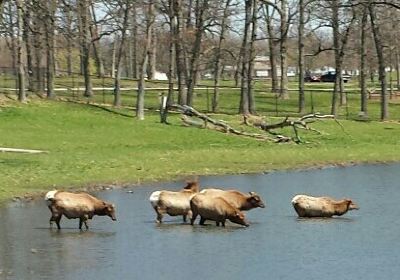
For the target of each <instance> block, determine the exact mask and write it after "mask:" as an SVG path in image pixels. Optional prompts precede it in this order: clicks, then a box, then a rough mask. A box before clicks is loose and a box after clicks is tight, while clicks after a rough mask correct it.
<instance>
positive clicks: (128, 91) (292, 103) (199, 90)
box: [0, 68, 396, 118]
mask: <svg viewBox="0 0 400 280" xmlns="http://www.w3.org/2000/svg"><path fill="white" fill-rule="evenodd" d="M36 72H39V73H45V71H44V69H43V71H42V70H41V71H36ZM27 80H28V81H29V82H28V83H27V84H28V89H29V87H30V86H31V85H30V84H33V85H36V87H38V85H41V91H40V92H41V93H42V94H45V83H44V81H45V77H43V76H42V77H41V78H40V81H38V80H37V77H28V78H27ZM91 80H92V90H93V96H91V97H85V96H84V92H85V83H84V79H83V76H82V75H80V73H67V72H64V71H57V77H56V79H55V83H54V88H55V89H54V91H55V95H56V96H57V97H58V98H61V99H65V100H72V101H78V102H79V101H82V102H90V103H95V104H102V105H105V106H112V104H113V103H114V81H113V79H112V78H111V77H98V76H91ZM17 85H18V83H17V76H16V74H15V71H14V69H13V68H0V93H3V94H11V95H13V94H17ZM292 86H296V85H295V84H292ZM316 86H319V88H317V87H316ZM322 86H323V87H322ZM332 88H333V84H320V83H318V84H312V85H309V86H308V88H306V90H305V104H306V108H305V113H316V112H318V113H321V114H329V113H330V111H331V102H332V100H331V97H332V92H333V89H332ZM218 91H219V95H218V96H219V98H218V99H219V102H218V104H219V106H218V113H221V114H237V113H238V112H239V109H238V108H239V104H240V88H239V87H236V86H234V83H233V81H222V85H221V86H219V87H218ZM174 92H175V94H174V97H175V99H176V98H177V88H175V89H174ZM288 92H289V96H290V98H289V99H282V98H280V97H279V95H278V94H277V93H273V92H272V91H271V88H270V87H269V81H265V80H257V81H255V82H254V101H255V106H256V111H257V113H258V114H260V115H267V116H297V115H298V104H299V101H298V100H299V91H298V90H297V89H289V90H288ZM167 93H168V81H154V80H151V81H146V91H145V109H147V110H151V111H155V110H158V109H159V108H160V100H161V96H163V95H164V96H165V95H167ZM28 94H31V93H30V92H29V91H28ZM345 96H346V99H347V103H346V104H345V105H343V106H340V108H339V116H340V117H344V118H357V117H358V115H359V111H360V109H359V108H360V102H361V101H360V99H361V96H360V89H358V88H356V87H354V86H353V87H351V86H347V87H346V88H345ZM213 97H214V86H213V85H212V81H207V80H206V81H202V82H201V83H200V84H199V85H198V86H197V87H196V88H195V91H194V99H193V107H195V108H196V109H197V110H199V111H202V112H205V113H210V112H211V111H212V100H213ZM376 97H379V93H377V94H371V95H370V99H369V103H371V104H372V105H373V106H377V103H379V98H376ZM136 98H137V80H136V79H128V78H123V79H121V107H123V108H127V109H130V110H134V109H135V108H134V107H135V105H136ZM394 103H396V102H394ZM376 111H377V110H376ZM373 114H376V116H374V115H372V117H376V118H379V114H378V112H376V113H375V110H374V113H373Z"/></svg>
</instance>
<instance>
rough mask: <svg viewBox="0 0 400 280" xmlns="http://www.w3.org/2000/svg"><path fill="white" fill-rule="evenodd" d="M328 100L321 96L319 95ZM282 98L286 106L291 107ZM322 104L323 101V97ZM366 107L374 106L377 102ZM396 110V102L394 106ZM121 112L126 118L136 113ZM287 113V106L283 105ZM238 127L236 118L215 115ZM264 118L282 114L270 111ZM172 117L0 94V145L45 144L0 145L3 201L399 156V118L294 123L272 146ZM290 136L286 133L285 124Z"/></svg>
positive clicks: (0, 184) (292, 110)
mask: <svg viewBox="0 0 400 280" xmlns="http://www.w3.org/2000/svg"><path fill="white" fill-rule="evenodd" d="M326 98H328V97H326ZM288 102H290V103H293V105H292V106H293V108H292V107H290V106H289V105H285V108H286V109H285V111H286V112H295V111H294V109H295V103H296V102H295V100H294V99H293V100H292V101H288ZM324 102H328V101H327V100H325V101H324ZM373 106H374V107H372V109H371V110H372V112H377V111H378V104H375V105H373ZM391 106H392V107H393V108H392V109H391V110H392V112H391V113H392V117H393V116H396V117H397V116H398V115H399V112H397V111H398V110H397V107H396V106H398V105H397V104H392V105H391ZM124 113H126V114H128V115H132V116H133V111H131V110H129V109H125V110H124ZM282 114H284V113H282ZM215 118H218V119H224V120H226V121H228V122H229V123H230V124H232V125H235V126H236V127H237V128H243V127H241V125H240V122H241V117H240V116H237V115H234V114H232V115H218V116H215ZM269 120H270V121H271V122H273V121H278V120H281V117H280V118H275V117H274V115H273V114H271V115H270V119H269ZM169 121H170V122H171V124H170V125H163V124H160V123H159V116H158V114H156V113H151V112H150V111H149V112H147V113H146V119H145V120H144V121H138V120H136V119H135V118H133V117H126V116H123V115H121V114H115V113H112V112H108V111H105V110H102V109H99V108H96V107H93V106H88V105H85V104H74V103H70V102H58V101H45V100H33V101H31V102H29V103H27V104H20V103H17V102H14V101H9V100H8V101H4V100H3V101H1V102H0V147H13V148H26V149H41V150H46V151H48V153H45V154H35V155H32V154H16V153H0V170H1V175H2V176H0V201H5V200H6V199H9V198H11V197H13V196H16V195H23V194H26V193H29V194H33V193H37V192H40V191H46V190H49V189H53V188H82V187H85V186H88V185H101V184H111V183H112V184H124V183H132V184H139V183H141V182H144V181H146V182H150V181H158V180H170V179H174V178H178V177H185V176H190V175H206V174H226V173H250V172H262V171H270V170H275V169H287V168H304V167H312V166H321V165H326V164H346V163H354V162H375V161H398V160H400V149H398V146H399V144H400V125H399V123H398V122H397V121H391V122H384V123H382V122H376V121H371V122H356V121H352V120H344V119H343V120H341V123H342V125H343V127H344V130H343V129H342V128H341V127H340V126H339V125H338V124H336V123H335V122H334V121H332V120H325V121H320V122H317V123H315V124H313V127H314V128H316V129H318V130H320V131H322V132H323V134H322V135H318V134H316V133H314V132H310V131H301V136H302V138H303V140H304V141H306V142H307V143H306V144H300V145H297V144H293V143H292V144H276V143H269V142H262V141H258V140H254V139H249V138H244V137H239V136H233V135H227V134H223V133H221V132H216V131H210V130H205V129H197V128H192V127H184V126H182V124H181V121H180V119H179V116H178V115H171V117H170V118H169ZM285 133H286V134H289V135H290V133H291V132H290V131H288V130H287V131H285Z"/></svg>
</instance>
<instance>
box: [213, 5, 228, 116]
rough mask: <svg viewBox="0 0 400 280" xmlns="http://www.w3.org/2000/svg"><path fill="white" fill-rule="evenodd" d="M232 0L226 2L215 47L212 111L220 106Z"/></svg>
mask: <svg viewBox="0 0 400 280" xmlns="http://www.w3.org/2000/svg"><path fill="white" fill-rule="evenodd" d="M231 2H232V0H226V1H225V3H224V9H223V15H222V19H221V23H220V25H221V27H220V31H219V32H220V33H219V40H218V45H217V47H216V48H215V61H214V92H213V102H212V111H213V112H214V113H215V112H217V111H218V106H219V81H220V79H221V73H222V67H221V59H222V51H223V50H222V48H223V44H224V41H225V36H226V32H227V29H228V22H227V21H228V16H229V13H230V11H229V8H230V6H231Z"/></svg>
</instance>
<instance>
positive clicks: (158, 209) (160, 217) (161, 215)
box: [154, 206, 165, 224]
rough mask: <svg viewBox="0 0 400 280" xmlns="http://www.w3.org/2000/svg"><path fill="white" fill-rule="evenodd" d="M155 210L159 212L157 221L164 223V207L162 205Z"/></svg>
mask: <svg viewBox="0 0 400 280" xmlns="http://www.w3.org/2000/svg"><path fill="white" fill-rule="evenodd" d="M154 210H156V212H157V220H156V222H157V223H159V224H161V223H162V218H163V212H165V211H164V210H163V209H162V208H160V207H158V206H157V207H154Z"/></svg>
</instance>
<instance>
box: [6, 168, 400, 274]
mask: <svg viewBox="0 0 400 280" xmlns="http://www.w3.org/2000/svg"><path fill="white" fill-rule="evenodd" d="M399 181H400V165H399V164H394V165H365V166H355V167H347V168H325V169H321V170H308V171H290V172H274V173H269V174H258V175H235V176H213V177H200V183H201V185H202V186H216V187H235V188H237V189H239V190H241V191H245V192H248V191H256V192H258V193H259V194H260V195H261V196H262V197H263V199H264V201H265V202H266V208H264V209H261V208H257V209H253V210H251V211H249V212H247V218H248V220H249V221H250V223H251V225H250V227H248V228H244V227H240V226H237V225H234V224H231V223H227V227H226V228H222V227H216V226H215V225H214V224H213V223H210V225H208V226H199V225H195V226H193V227H192V226H190V225H187V224H182V221H181V218H178V217H169V216H166V217H165V223H164V224H162V225H157V224H155V222H154V220H155V217H156V215H155V212H154V210H153V209H152V207H151V205H150V203H149V201H148V197H149V195H150V193H151V192H152V191H154V190H158V189H176V190H178V189H180V188H181V187H182V186H183V184H184V182H182V181H179V182H170V183H165V184H153V185H147V186H140V187H132V188H128V189H121V190H113V191H104V192H100V193H98V194H97V195H98V196H99V197H101V198H103V199H105V200H108V201H111V202H113V203H115V204H116V205H117V207H118V208H117V218H118V221H116V222H113V221H111V219H109V218H108V217H95V218H94V219H93V220H92V222H91V229H90V230H89V231H84V232H80V231H79V230H78V229H77V226H78V221H77V220H67V219H65V218H63V219H62V221H61V226H63V227H64V228H63V229H62V230H61V231H57V230H55V229H53V230H50V229H49V227H48V219H49V217H50V212H49V210H48V209H47V207H46V205H45V203H44V201H35V202H33V203H26V204H23V205H13V206H10V207H6V208H3V209H0V225H1V229H0V279H96V280H98V279H188V278H189V279H191V280H194V279H243V278H248V279H325V280H326V279H335V280H336V279H357V278H359V279H397V278H398V275H399V274H400V266H399V263H400V254H399V252H400V219H399V218H398V214H399V213H400V203H399V202H400V188H399ZM130 190H131V191H133V193H129V192H128V191H130ZM298 193H306V194H313V195H329V196H333V197H337V198H342V197H350V198H352V199H353V200H354V201H355V202H357V203H358V205H359V206H360V210H359V211H351V212H349V213H347V214H346V215H344V216H342V217H337V218H333V219H299V218H297V216H296V213H295V212H294V210H293V208H292V205H291V203H290V201H291V199H292V197H293V196H294V195H295V194H298ZM197 222H198V221H197Z"/></svg>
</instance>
